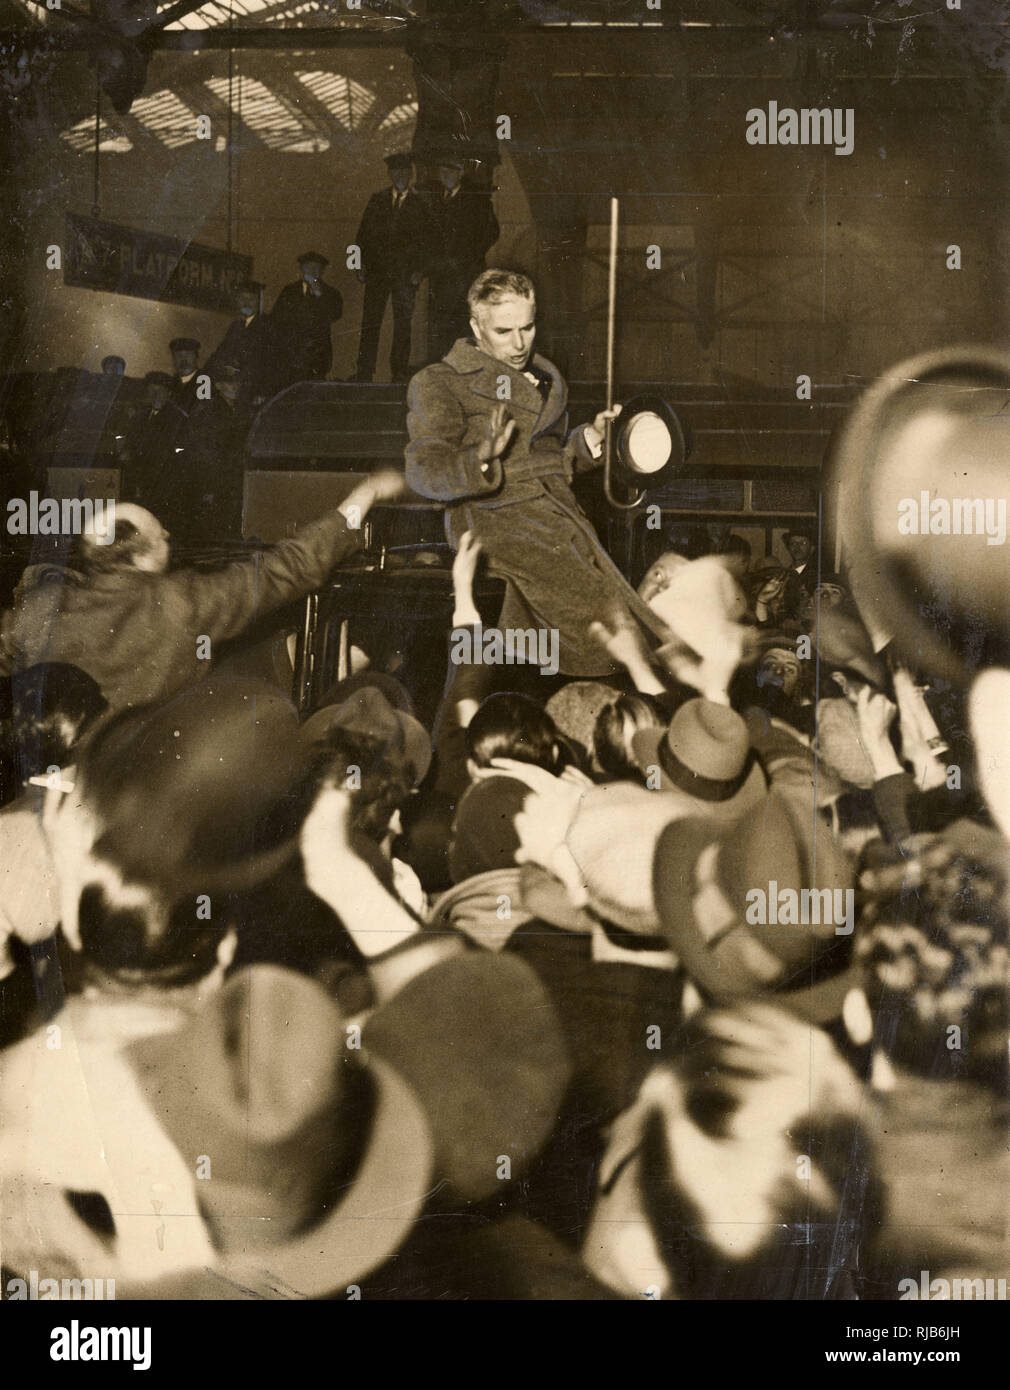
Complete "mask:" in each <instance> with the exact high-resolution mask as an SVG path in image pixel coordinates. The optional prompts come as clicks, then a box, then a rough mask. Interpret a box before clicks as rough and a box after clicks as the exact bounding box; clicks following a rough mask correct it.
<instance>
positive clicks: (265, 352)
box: [207, 280, 277, 406]
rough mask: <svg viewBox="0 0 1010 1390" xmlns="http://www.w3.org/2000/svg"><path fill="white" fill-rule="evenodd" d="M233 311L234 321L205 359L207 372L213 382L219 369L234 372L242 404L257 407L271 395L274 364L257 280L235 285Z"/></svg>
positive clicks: (272, 350)
mask: <svg viewBox="0 0 1010 1390" xmlns="http://www.w3.org/2000/svg"><path fill="white" fill-rule="evenodd" d="M235 308H236V310H237V311H238V312H237V314H236V317H235V318H233V319H232V321H231V323H230V324H229V325H228V331H227V332H226V333H225V335H224V337H223V338H222V339H221V341H220V343H218V345H217V347H216V348H215V349H214V351H213V352H212V353H211V355H210V356H209V357H208V358H207V371H208V372H209V373H210V376H211V378H212V379H213V377H214V375H215V373H216V372H217V371H218V370H219V369H220V368H222V367H235V368H237V369H238V372H239V374H240V376H241V379H242V399H243V404H247V405H253V406H254V405H259V404H260V403H261V402H262V401H264V400H266V399H267V397H268V396H270V395H272V394H273V387H272V382H273V381H274V379H275V378H276V374H277V364H276V361H275V357H274V343H273V334H272V332H271V325H270V320H269V318H268V317H267V315H266V314H264V312H263V286H262V285H261V284H260V282H259V281H258V280H243V281H242V282H241V283H240V284H239V285H238V287H237V288H236V290H235Z"/></svg>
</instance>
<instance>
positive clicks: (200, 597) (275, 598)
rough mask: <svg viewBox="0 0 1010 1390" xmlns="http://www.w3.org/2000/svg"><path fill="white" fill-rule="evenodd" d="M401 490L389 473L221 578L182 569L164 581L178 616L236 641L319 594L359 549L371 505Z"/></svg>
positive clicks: (393, 474)
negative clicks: (264, 618) (268, 617)
mask: <svg viewBox="0 0 1010 1390" xmlns="http://www.w3.org/2000/svg"><path fill="white" fill-rule="evenodd" d="M402 489H403V477H402V475H401V474H399V473H397V472H395V471H394V470H392V469H386V470H384V471H383V472H381V473H376V474H373V475H372V477H370V478H366V479H365V481H364V482H362V483H360V484H359V485H358V486H357V487H356V488H355V489H354V491H353V492H352V493H351V494H350V495H349V496H348V497H347V499H346V500H345V501H344V502H342V503H341V504H340V506H339V507H338V508H336V510H335V511H332V512H328V513H327V514H326V516H323V517H320V519H319V520H318V521H314V522H313V523H312V525H311V526H306V527H305V529H304V530H303V531H302V533H301V535H300V536H297V537H295V538H294V539H293V540H289V541H283V542H282V543H281V544H280V545H277V546H275V547H274V548H273V549H272V550H268V551H266V552H264V553H263V554H260V555H254V556H253V557H252V558H251V559H249V560H242V561H240V562H239V563H238V564H234V565H229V567H228V568H227V569H225V570H222V571H220V572H219V573H215V574H201V573H200V572H199V571H197V570H193V569H183V570H179V571H178V572H177V573H176V574H173V575H169V576H168V578H167V579H166V580H165V581H164V582H165V584H166V585H167V586H168V588H169V594H170V595H172V596H175V597H176V598H177V601H178V609H177V611H178V613H179V614H180V615H182V614H184V615H185V618H184V621H187V622H191V623H192V625H193V629H194V633H201V634H202V633H206V634H207V636H209V637H211V638H212V639H214V640H216V641H219V642H221V641H226V640H228V639H229V638H231V637H237V636H238V634H239V633H240V632H242V631H244V629H245V628H247V627H248V626H249V624H250V623H252V622H254V621H255V619H256V618H258V617H260V616H261V615H262V614H264V613H269V612H270V611H271V610H272V609H274V608H279V607H281V606H282V605H283V604H285V603H291V602H293V601H294V600H295V599H299V598H302V597H304V595H305V594H309V593H311V592H312V590H313V589H318V588H319V586H320V585H321V584H323V583H324V582H325V580H326V578H327V576H328V575H329V573H330V571H331V570H332V569H333V567H334V566H335V565H337V564H339V563H340V562H341V561H343V560H346V559H347V558H348V557H349V556H350V555H353V554H354V552H355V551H357V550H358V549H359V548H360V546H361V540H360V537H361V523H362V522H363V521H364V519H365V516H366V515H367V513H368V511H369V509H370V508H371V507H372V505H373V504H374V503H375V502H377V501H381V500H383V499H384V498H388V497H395V496H396V495H397V493H399V492H400V491H402ZM169 601H170V602H171V599H170V600H169Z"/></svg>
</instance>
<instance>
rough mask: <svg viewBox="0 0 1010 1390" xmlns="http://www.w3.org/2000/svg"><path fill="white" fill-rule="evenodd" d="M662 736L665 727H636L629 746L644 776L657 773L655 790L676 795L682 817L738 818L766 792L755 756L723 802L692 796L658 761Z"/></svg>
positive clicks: (766, 787) (732, 819) (764, 778)
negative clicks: (743, 775)
mask: <svg viewBox="0 0 1010 1390" xmlns="http://www.w3.org/2000/svg"><path fill="white" fill-rule="evenodd" d="M665 737H666V729H640V730H639V731H638V733H637V734H635V735H634V737H633V738H632V741H631V746H632V750H633V752H634V754H635V761H636V762H637V763H638V766H639V768H640V769H641V771H642V773H643V774H645V775H648V774H649V772H650V771H652V770H655V771H657V772H658V773H659V788H658V790H660V791H663V792H666V793H667V794H668V795H669V796H671V797H676V798H678V802H679V804H680V805H681V806H682V808H683V816H705V817H707V818H708V819H710V820H713V821H716V822H719V823H722V822H724V821H735V820H739V818H740V816H742V815H743V814H744V813H745V812H747V811H749V810H750V809H751V808H752V807H754V806H757V805H758V803H759V802H760V801H761V800H762V798H763V797H764V796H765V794H766V793H767V791H768V779H767V778H766V777H765V774H764V770H763V769H762V767H761V764H760V763H759V762H758V761H757V759H755V760H754V765H753V766H752V768H751V770H750V772H749V773H748V774H747V776H746V778H745V779H744V781H743V784H742V785H741V787H740V788H739V790H737V791H735V792H734V793H733V795H732V796H730V797H727V799H726V800H725V801H706V800H705V799H704V798H703V797H700V796H692V795H691V793H690V792H685V791H684V790H683V789H682V788H680V787H678V786H677V785H676V784H675V783H674V782H673V781H671V779H670V777H669V776H668V775H667V773H666V771H665V769H664V768H663V766H662V764H661V763H660V761H659V750H660V745H661V744H662V742H663V739H664V738H665Z"/></svg>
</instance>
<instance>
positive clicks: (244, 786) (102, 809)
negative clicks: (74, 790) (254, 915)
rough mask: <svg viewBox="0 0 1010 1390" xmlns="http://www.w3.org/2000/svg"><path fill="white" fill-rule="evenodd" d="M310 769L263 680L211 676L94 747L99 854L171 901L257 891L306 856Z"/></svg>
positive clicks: (87, 764)
mask: <svg viewBox="0 0 1010 1390" xmlns="http://www.w3.org/2000/svg"><path fill="white" fill-rule="evenodd" d="M307 763H308V759H307V757H306V753H305V750H304V748H303V746H302V744H301V743H300V741H299V738H298V715H297V712H296V710H295V708H294V706H293V705H292V704H291V702H290V701H289V700H286V699H284V698H283V696H281V695H279V694H278V693H277V691H276V689H275V688H274V687H273V686H271V685H268V684H267V683H266V682H265V681H257V680H249V679H243V678H238V677H232V676H226V675H223V674H218V675H213V676H209V677H207V678H206V679H205V680H204V681H202V682H201V683H200V684H198V685H194V686H190V687H189V688H187V689H186V690H183V691H182V692H180V693H179V694H178V695H175V696H173V697H172V698H171V699H169V700H166V701H164V702H163V703H162V704H160V705H151V706H147V707H145V708H143V709H139V710H135V711H130V712H127V713H124V714H121V715H119V716H117V718H116V719H114V720H112V721H110V722H109V723H108V724H107V725H106V726H105V727H104V728H103V729H101V730H100V731H99V733H98V734H96V735H95V737H94V739H92V740H91V741H90V742H89V744H88V745H87V747H86V748H85V750H84V752H83V753H82V756H81V759H80V763H79V766H78V776H79V782H80V785H81V788H82V795H83V799H84V802H85V804H86V805H87V806H88V807H89V809H90V810H91V811H92V812H93V813H94V815H95V817H96V820H97V822H98V826H99V830H98V838H97V840H96V842H95V845H94V853H95V854H96V855H97V856H98V857H99V858H102V859H106V860H108V861H109V862H111V863H112V864H114V865H115V866H116V867H117V868H118V869H119V870H120V872H121V873H122V875H123V878H124V879H126V880H128V881H132V882H136V883H141V884H145V885H149V886H151V887H157V888H160V889H161V890H162V891H163V892H165V893H166V894H167V895H168V896H169V897H170V899H171V900H172V901H178V900H179V899H180V898H182V897H185V896H186V895H187V894H189V893H191V892H192V893H213V892H218V891H240V890H243V889H246V888H251V887H253V886H254V885H255V884H257V883H262V882H264V881H265V880H266V879H267V878H269V877H270V876H271V875H272V874H273V873H274V872H275V871H276V870H277V869H279V868H280V867H281V866H282V865H283V864H285V863H287V862H288V861H289V860H290V859H292V858H294V857H295V856H296V855H297V853H298V831H299V829H300V826H301V823H302V820H303V819H304V817H305V814H306V813H307V811H308V808H309V805H310V802H311V796H312V790H313V789H312V787H311V786H310V785H309V783H308V776H307Z"/></svg>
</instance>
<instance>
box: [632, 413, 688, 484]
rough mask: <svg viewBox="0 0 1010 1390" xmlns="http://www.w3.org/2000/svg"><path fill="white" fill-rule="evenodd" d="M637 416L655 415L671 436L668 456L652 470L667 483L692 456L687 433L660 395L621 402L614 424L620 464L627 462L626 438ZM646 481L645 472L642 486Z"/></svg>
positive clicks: (646, 474)
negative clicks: (660, 465)
mask: <svg viewBox="0 0 1010 1390" xmlns="http://www.w3.org/2000/svg"><path fill="white" fill-rule="evenodd" d="M640 415H655V416H658V418H659V419H660V420H661V421H662V422H663V424H664V425H665V426H666V429H667V431H668V433H669V435H670V454H669V457H668V458H667V460H666V462H665V463H664V464H663V465H662V467H661V468H657V469H655V470H654V471H655V472H656V473H657V474H658V473H662V474H663V478H664V480H668V479H669V478H670V477H671V476H675V475H676V474H678V473H679V472H680V471H681V470H682V469H683V467H684V465H685V463H686V462H687V460H688V457H689V455H690V453H691V441H690V436H689V433H688V431H687V429H686V427H685V426H684V425H683V424H682V423H681V420H680V418H679V416H678V415H677V412H676V411H675V410H674V409H673V407H672V406H671V405H670V403H669V401H666V400H664V399H663V397H662V396H653V395H640V396H633V397H632V399H631V400H630V401H625V402H624V404H623V406H622V407H621V413H620V415H619V417H618V421H617V439H616V453H617V457H618V458H619V459H620V460H621V461H622V463H625V464H628V462H629V448H628V439H629V435H630V432H631V427H632V424H633V423H634V421H635V419H636V418H637V417H638V416H640ZM648 479H649V474H648V473H644V474H642V475H641V481H642V483H643V484H647V483H648Z"/></svg>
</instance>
